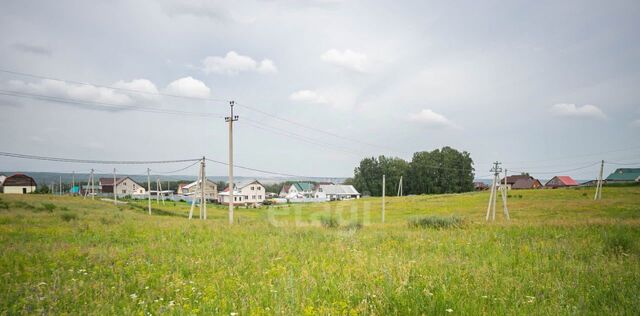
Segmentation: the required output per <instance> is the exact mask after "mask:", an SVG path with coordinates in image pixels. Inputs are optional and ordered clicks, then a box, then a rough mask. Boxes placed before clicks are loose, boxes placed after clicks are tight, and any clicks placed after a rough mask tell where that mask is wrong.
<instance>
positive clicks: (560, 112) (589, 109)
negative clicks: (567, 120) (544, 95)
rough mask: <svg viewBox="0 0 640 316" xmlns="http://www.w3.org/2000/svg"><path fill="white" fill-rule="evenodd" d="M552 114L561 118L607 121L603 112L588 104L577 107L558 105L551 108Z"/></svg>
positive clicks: (573, 105)
mask: <svg viewBox="0 0 640 316" xmlns="http://www.w3.org/2000/svg"><path fill="white" fill-rule="evenodd" d="M551 113H553V114H554V115H556V116H560V117H578V118H594V119H606V118H607V116H606V115H604V113H603V112H602V110H600V109H599V108H598V107H597V106H595V105H591V104H586V105H583V106H576V105H575V104H570V103H558V104H554V105H553V106H552V107H551Z"/></svg>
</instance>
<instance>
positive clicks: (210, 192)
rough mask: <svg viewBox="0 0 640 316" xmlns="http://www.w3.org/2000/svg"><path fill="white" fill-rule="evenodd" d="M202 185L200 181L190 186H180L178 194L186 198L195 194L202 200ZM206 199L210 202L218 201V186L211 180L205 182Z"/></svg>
mask: <svg viewBox="0 0 640 316" xmlns="http://www.w3.org/2000/svg"><path fill="white" fill-rule="evenodd" d="M200 183H201V181H200V180H198V181H194V182H191V183H189V184H180V185H179V186H178V191H177V192H178V194H180V195H186V196H192V195H194V194H195V195H196V197H198V198H200ZM204 198H205V199H207V200H208V201H218V185H217V184H216V183H215V182H213V181H211V180H209V179H207V181H205V186H204Z"/></svg>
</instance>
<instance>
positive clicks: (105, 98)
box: [9, 79, 132, 105]
mask: <svg viewBox="0 0 640 316" xmlns="http://www.w3.org/2000/svg"><path fill="white" fill-rule="evenodd" d="M9 87H10V88H11V89H13V90H14V91H18V92H25V93H30V94H36V95H42V96H49V97H54V98H68V99H73V100H79V101H87V102H98V103H108V104H117V105H127V104H130V103H131V102H132V99H131V97H129V96H128V95H126V94H123V93H119V92H117V91H114V90H113V89H109V88H102V87H96V86H92V85H80V84H72V83H66V82H64V81H58V80H49V79H44V80H42V81H40V82H35V83H33V82H23V81H20V80H11V81H9Z"/></svg>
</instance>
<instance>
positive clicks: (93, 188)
mask: <svg viewBox="0 0 640 316" xmlns="http://www.w3.org/2000/svg"><path fill="white" fill-rule="evenodd" d="M95 188H96V180H95V177H94V176H93V169H91V199H92V200H94V199H95V196H96V189H95Z"/></svg>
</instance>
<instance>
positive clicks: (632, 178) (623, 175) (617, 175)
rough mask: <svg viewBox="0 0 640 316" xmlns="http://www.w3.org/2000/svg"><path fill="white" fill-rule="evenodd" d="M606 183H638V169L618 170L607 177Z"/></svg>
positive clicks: (639, 169) (639, 175) (639, 179)
mask: <svg viewBox="0 0 640 316" xmlns="http://www.w3.org/2000/svg"><path fill="white" fill-rule="evenodd" d="M607 182H640V168H618V169H616V171H614V172H613V173H611V174H610V175H609V176H608V177H607Z"/></svg>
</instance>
